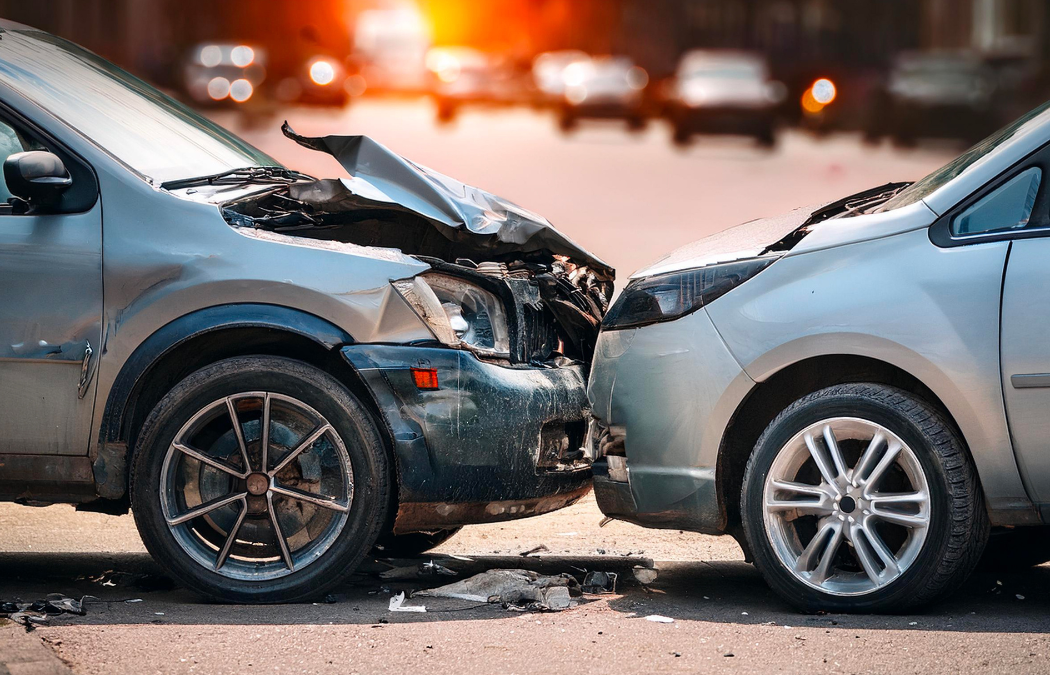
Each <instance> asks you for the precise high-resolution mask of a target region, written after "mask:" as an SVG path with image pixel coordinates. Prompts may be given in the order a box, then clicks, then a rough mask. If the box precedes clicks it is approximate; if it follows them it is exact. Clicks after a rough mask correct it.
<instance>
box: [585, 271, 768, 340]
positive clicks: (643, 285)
mask: <svg viewBox="0 0 1050 675" xmlns="http://www.w3.org/2000/svg"><path fill="white" fill-rule="evenodd" d="M774 260H776V258H774V257H767V258H751V259H749V260H739V261H736V262H731V263H724V264H722V265H711V266H709V267H701V268H699V269H692V270H685V271H682V272H672V273H670V274H658V275H656V276H651V277H645V278H643V279H637V280H635V281H632V282H631V283H629V284H627V288H625V289H623V293H621V294H620V297H619V298H618V299H617V300H616V302H615V303H613V306H612V307H610V308H609V312H608V313H607V314H606V315H605V320H604V321H602V329H603V330H617V329H620V328H634V327H637V326H645V325H648V324H652V323H659V322H661V321H673V320H674V319H678V318H681V317H683V316H685V315H686V314H691V313H692V312H695V311H696V310H698V309H700V308H701V307H703V306H704V305H706V304H708V303H709V302H712V301H714V300H715V299H716V298H719V297H721V296H723V295H725V294H726V293H728V292H729V291H731V290H733V289H734V288H736V287H737V286H739V285H740V284H742V283H744V282H745V281H747V280H748V279H750V278H751V277H753V276H755V275H756V274H758V273H759V272H761V271H762V270H764V269H765V268H767V267H769V265H771V264H772V263H773V261H774Z"/></svg>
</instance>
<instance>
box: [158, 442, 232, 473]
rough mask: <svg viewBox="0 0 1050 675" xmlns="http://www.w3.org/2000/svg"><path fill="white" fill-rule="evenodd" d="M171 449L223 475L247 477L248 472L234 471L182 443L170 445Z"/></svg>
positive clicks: (230, 467)
mask: <svg viewBox="0 0 1050 675" xmlns="http://www.w3.org/2000/svg"><path fill="white" fill-rule="evenodd" d="M171 447H173V448H175V449H176V450H178V451H179V452H181V453H182V454H184V455H188V456H190V457H192V458H193V459H195V460H197V461H198V462H202V463H204V464H207V465H208V466H210V467H213V468H215V469H218V470H219V471H222V472H223V473H228V474H230V475H231V476H236V477H237V478H245V477H247V475H248V471H244V472H241V471H238V470H237V469H235V468H233V467H232V466H230V465H228V464H226V463H225V462H220V461H219V460H217V459H215V458H213V457H209V456H207V455H205V454H204V453H203V452H200V451H199V450H194V449H193V448H191V447H190V446H188V445H183V444H182V443H172V444H171Z"/></svg>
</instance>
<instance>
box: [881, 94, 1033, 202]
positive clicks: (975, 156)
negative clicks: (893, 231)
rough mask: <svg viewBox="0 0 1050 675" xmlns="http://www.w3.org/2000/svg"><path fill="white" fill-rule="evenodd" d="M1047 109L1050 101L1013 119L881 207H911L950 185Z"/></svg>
mask: <svg viewBox="0 0 1050 675" xmlns="http://www.w3.org/2000/svg"><path fill="white" fill-rule="evenodd" d="M1048 109H1050V101H1048V102H1046V103H1044V104H1043V105H1041V106H1039V107H1038V108H1036V109H1034V110H1032V111H1031V112H1029V113H1027V114H1025V115H1022V116H1021V117H1019V118H1018V119H1017V120H1015V121H1014V122H1012V123H1010V124H1008V125H1006V126H1005V127H1003V128H1002V129H1000V130H999V131H997V132H995V133H994V134H992V135H991V136H989V137H988V138H986V139H984V140H983V141H981V142H980V143H978V144H977V145H975V146H973V147H972V148H970V149H969V150H967V151H966V152H964V153H963V154H961V155H959V156H958V157H956V158H955V159H953V160H952V161H950V162H948V163H947V164H945V165H944V166H942V167H941V168H939V169H937V170H936V171H934V172H933V173H931V174H930V175H928V176H926V177H925V178H922V179H920V180H918V181H916V182H914V183H912V184H911V185H910V186H909V187H908V188H907V189H905V190H902V191H901V192H899V193H898V194H897V195H896V196H894V197H893V198H892V199H890V200H889V201H887V202H886V203H885V204H883V205H882V208H880V209H879V210H880V211H888V210H889V209H896V208H900V207H901V206H908V205H909V204H914V203H915V202H917V201H919V200H920V199H923V198H925V197H926V196H927V195H931V194H933V193H934V192H936V191H937V190H938V189H940V187H941V186H943V185H945V184H947V183H948V182H949V181H951V180H952V179H953V178H955V177H956V176H958V175H960V174H961V173H962V172H963V171H966V169H968V168H970V166H971V165H973V164H974V163H976V162H977V161H978V160H979V159H981V158H982V157H984V156H985V155H987V154H989V153H991V152H992V151H993V150H995V149H996V148H998V147H999V146H1000V145H1002V144H1003V143H1005V142H1006V141H1008V140H1010V139H1011V138H1013V136H1014V134H1016V133H1017V132H1018V131H1019V130H1020V129H1021V128H1022V127H1024V126H1025V125H1026V124H1028V123H1029V122H1030V121H1032V120H1033V119H1035V118H1036V117H1039V116H1040V115H1042V114H1043V113H1044V112H1046V111H1047V110H1048Z"/></svg>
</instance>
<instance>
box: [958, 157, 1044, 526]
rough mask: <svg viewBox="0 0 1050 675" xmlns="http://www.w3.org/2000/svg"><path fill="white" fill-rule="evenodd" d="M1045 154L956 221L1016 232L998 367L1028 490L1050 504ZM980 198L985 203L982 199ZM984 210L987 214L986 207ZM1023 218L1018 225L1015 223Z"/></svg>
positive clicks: (1038, 500)
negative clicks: (1000, 371) (1000, 370)
mask: <svg viewBox="0 0 1050 675" xmlns="http://www.w3.org/2000/svg"><path fill="white" fill-rule="evenodd" d="M1040 154H1041V155H1043V156H1044V157H1043V158H1042V160H1040V158H1039V157H1038V156H1037V158H1036V159H1035V160H1034V161H1032V162H1029V163H1028V166H1026V167H1021V168H1019V169H1016V170H1015V171H1014V172H1013V175H1012V176H1009V177H1007V178H1006V179H1005V180H1003V181H1002V182H1001V185H1000V186H999V187H998V188H997V190H996V191H995V192H993V193H990V194H989V195H988V196H987V197H986V198H985V199H984V200H982V202H978V204H975V205H974V207H971V209H967V210H966V211H963V212H962V213H960V214H959V216H957V217H956V219H957V220H958V221H959V223H960V225H961V226H963V227H964V228H973V229H975V230H976V231H978V232H980V231H982V230H984V229H986V228H988V227H989V226H995V227H998V228H1007V229H1005V230H1001V231H1003V232H1005V233H1008V234H1009V235H1010V236H1011V243H1010V250H1009V253H1008V255H1007V262H1006V270H1005V272H1004V275H1003V297H1002V316H1001V325H1000V350H1001V357H1000V367H1001V369H1002V386H1003V399H1004V401H1005V403H1006V414H1007V422H1008V423H1009V427H1010V436H1011V438H1012V440H1013V445H1014V453H1015V455H1016V457H1017V460H1018V464H1019V467H1020V470H1021V475H1022V477H1024V479H1025V483H1026V488H1027V489H1028V492H1029V496H1030V497H1031V498H1032V500H1033V501H1034V502H1036V503H1037V504H1039V505H1040V508H1041V509H1042V510H1043V511H1044V515H1045V514H1046V513H1047V511H1048V510H1050V509H1048V507H1050V214H1048V209H1050V203H1048V194H1047V193H1048V192H1050V190H1048V188H1050V185H1048V184H1050V171H1048V168H1050V167H1048V165H1047V162H1046V161H1045V155H1046V154H1047V152H1046V151H1045V150H1044V151H1043V152H1042V153H1040ZM982 204H983V205H982ZM982 210H983V213H982ZM1018 219H1020V220H1021V223H1019V224H1014V225H1011V223H1014V222H1015V221H1017V220H1018Z"/></svg>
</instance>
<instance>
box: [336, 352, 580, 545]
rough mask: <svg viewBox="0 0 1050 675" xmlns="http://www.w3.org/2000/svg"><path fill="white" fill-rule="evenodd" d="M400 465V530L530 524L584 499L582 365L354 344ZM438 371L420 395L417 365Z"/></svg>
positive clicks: (353, 359) (356, 361)
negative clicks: (513, 362)
mask: <svg viewBox="0 0 1050 675" xmlns="http://www.w3.org/2000/svg"><path fill="white" fill-rule="evenodd" d="M342 355H343V357H344V358H345V359H346V360H347V361H348V362H349V363H350V364H351V365H352V366H353V367H354V368H355V370H357V372H358V373H359V374H360V375H361V377H362V379H363V380H364V382H365V384H366V386H367V387H368V388H369V390H370V391H371V393H372V396H373V398H374V400H375V401H376V403H377V404H378V407H379V410H380V413H381V415H382V417H383V421H384V423H385V424H386V426H387V428H388V430H389V432H390V438H391V439H392V440H393V445H394V453H395V456H396V459H397V472H398V483H399V489H398V494H399V502H400V504H399V510H398V516H397V519H396V521H395V525H394V527H395V531H396V532H411V531H419V530H427V529H436V528H444V527H454V526H458V525H468V524H472V523H481V522H494V521H500V520H510V519H514V518H523V517H526V516H531V515H538V514H540V513H546V512H548V511H553V510H555V509H558V508H562V507H564V506H568V505H570V504H572V503H573V502H575V501H577V500H578V499H580V498H581V497H582V496H584V495H586V494H587V492H588V491H589V490H590V486H591V470H590V466H589V464H588V463H586V462H583V461H581V460H580V459H579V455H581V454H582V453H580V447H581V446H582V444H583V435H584V431H585V420H586V416H587V397H586V389H585V388H586V380H585V375H584V371H583V368H582V367H581V366H565V367H559V368H534V367H505V366H501V365H496V364H492V363H487V362H483V361H480V360H478V359H477V358H476V357H475V356H474V355H473V354H471V353H469V352H465V351H461V350H455V349H441V348H426V347H407V346H390V345H351V346H348V347H344V348H343V349H342ZM412 367H423V368H433V369H435V370H436V371H437V375H438V382H439V388H438V389H437V390H434V391H425V390H420V389H418V388H417V387H416V385H415V382H414V381H413V378H412V373H411V370H410V369H411V368H412Z"/></svg>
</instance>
